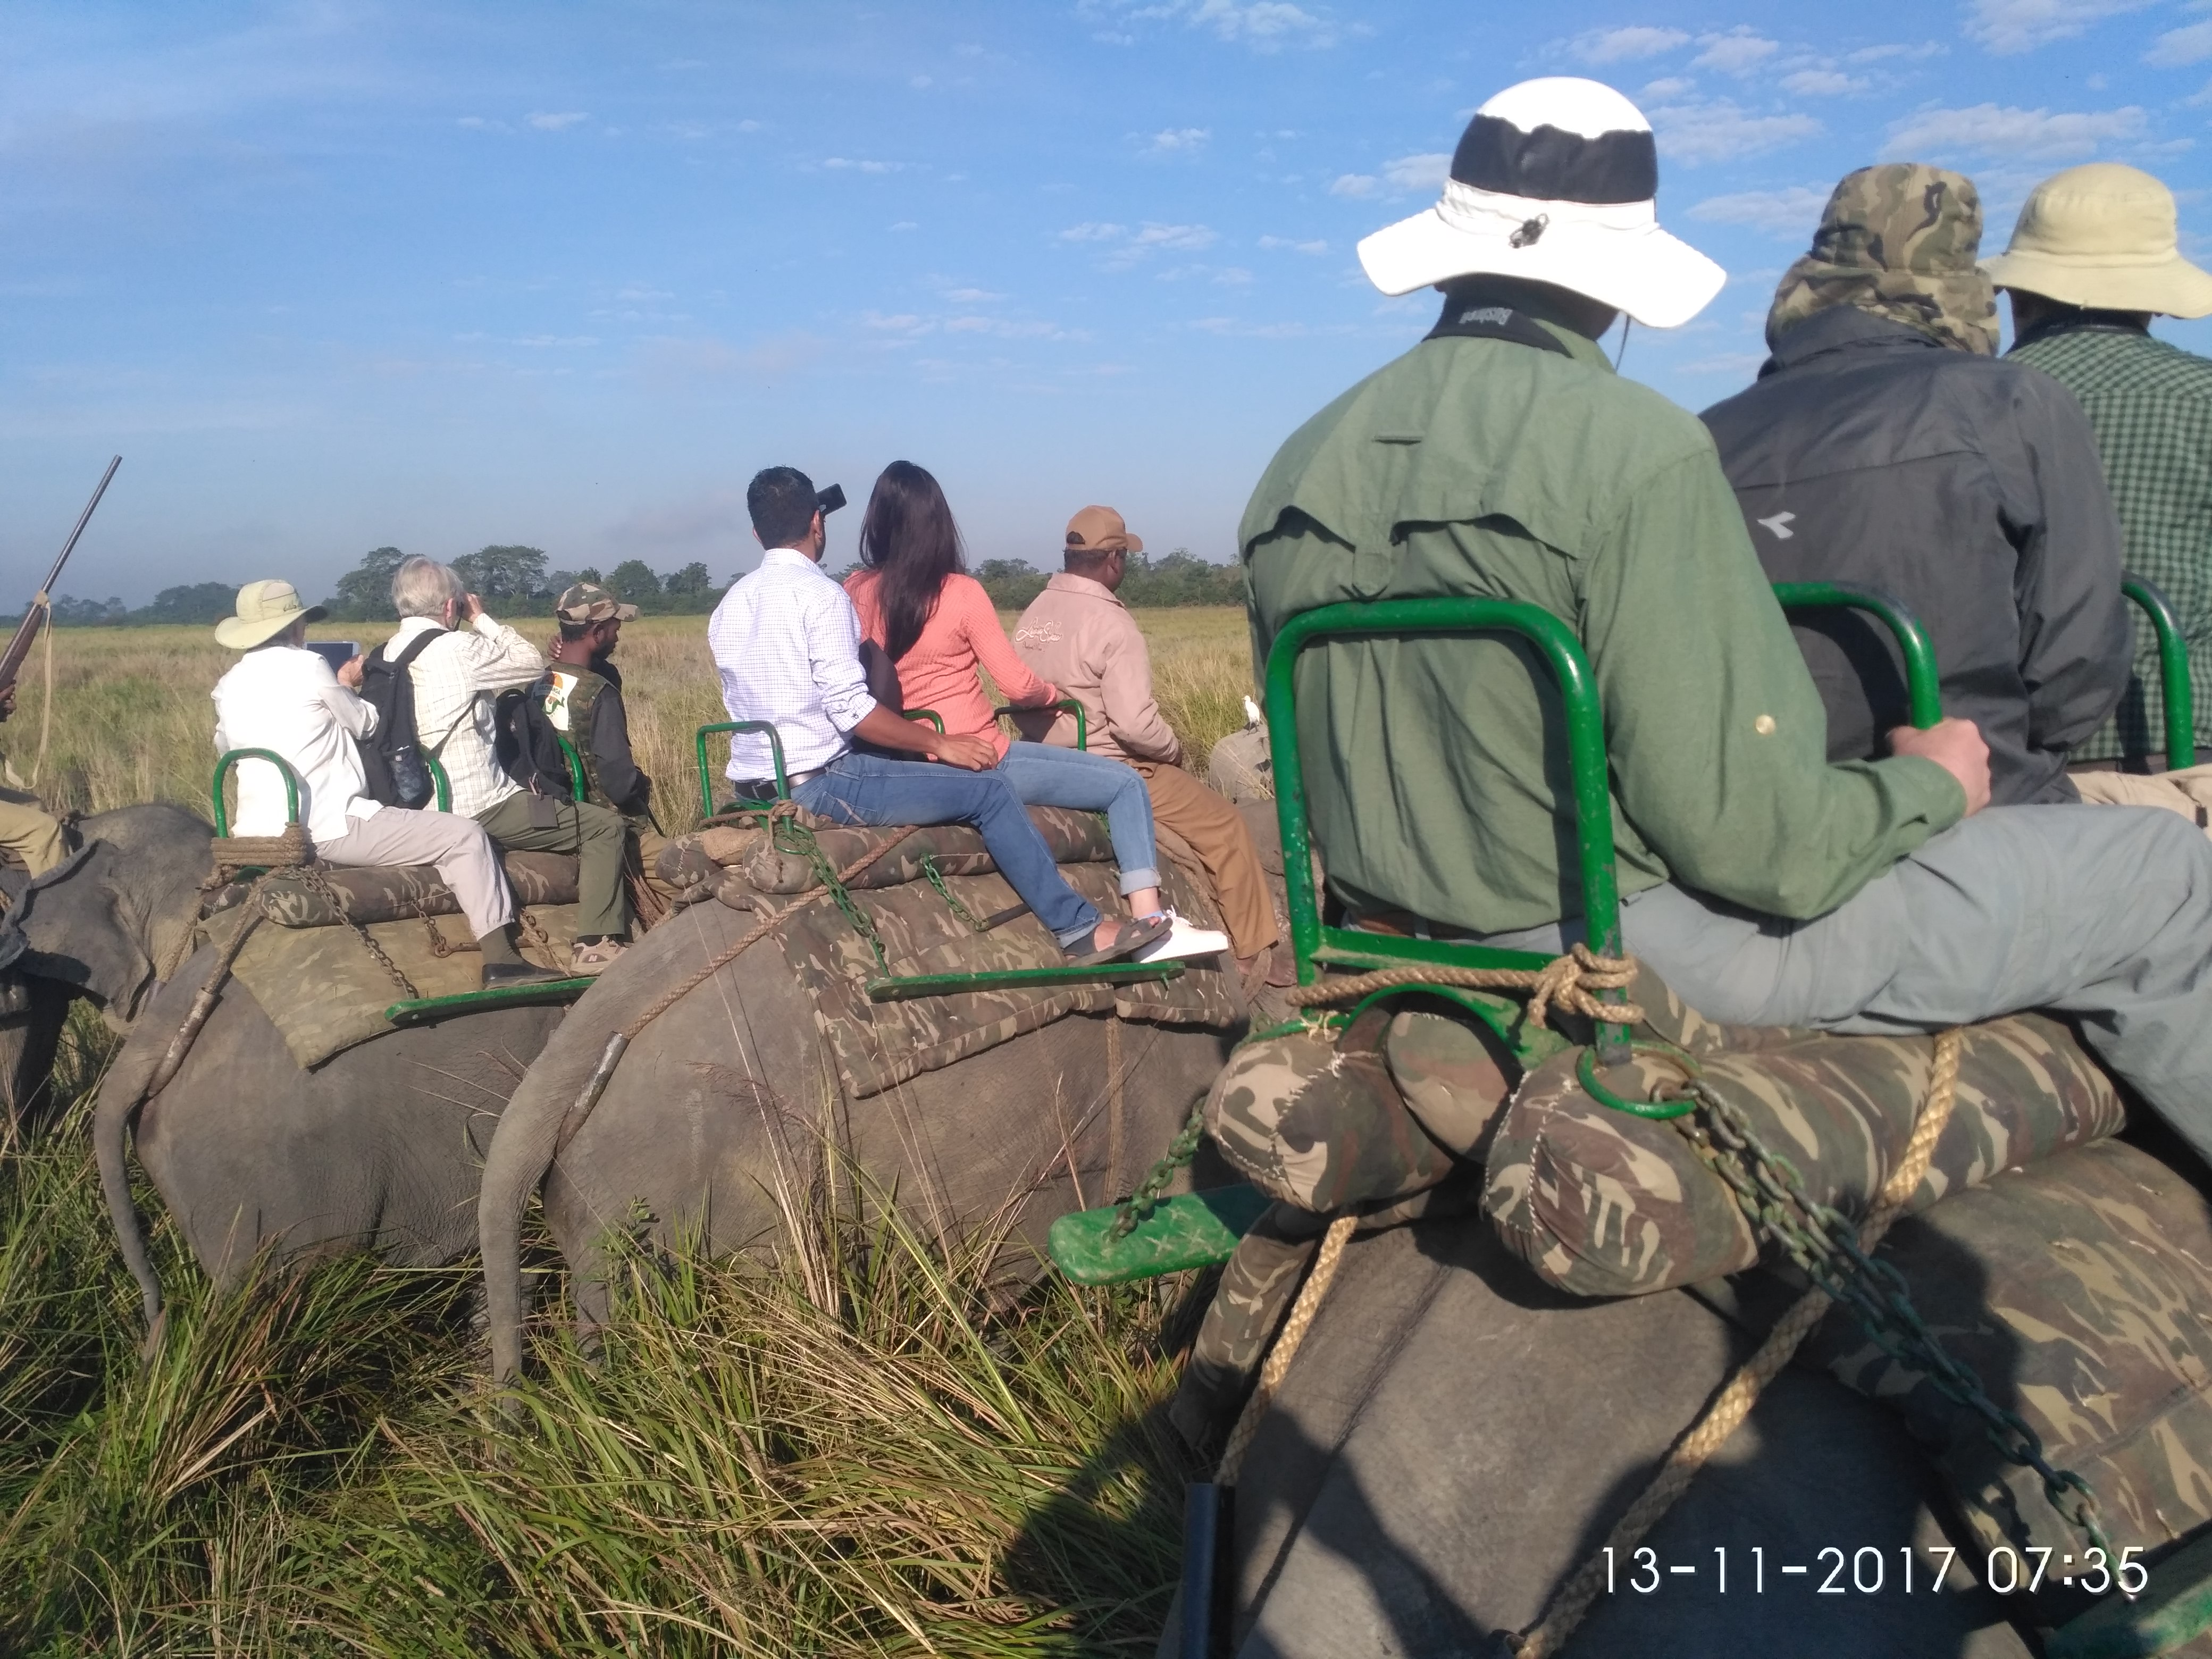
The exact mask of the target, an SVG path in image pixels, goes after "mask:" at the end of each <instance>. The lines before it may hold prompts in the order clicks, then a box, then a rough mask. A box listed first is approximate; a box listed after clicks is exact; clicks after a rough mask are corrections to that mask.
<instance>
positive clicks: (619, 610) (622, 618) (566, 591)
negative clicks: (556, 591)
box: [553, 582, 637, 623]
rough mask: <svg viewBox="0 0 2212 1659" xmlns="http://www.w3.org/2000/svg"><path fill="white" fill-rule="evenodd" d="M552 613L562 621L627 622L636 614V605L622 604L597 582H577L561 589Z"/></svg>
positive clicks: (609, 590)
mask: <svg viewBox="0 0 2212 1659" xmlns="http://www.w3.org/2000/svg"><path fill="white" fill-rule="evenodd" d="M553 614H554V615H555V616H556V617H559V618H560V619H561V620H562V622H564V623H596V622H628V621H629V619H630V618H631V617H635V615H637V607H636V606H635V605H624V604H623V602H622V601H621V600H620V599H617V598H616V597H615V596H614V593H613V592H612V591H611V589H608V588H605V587H602V586H599V583H597V582H578V583H576V584H575V586H573V587H564V588H562V590H561V602H560V603H559V604H558V605H555V606H554V607H553Z"/></svg>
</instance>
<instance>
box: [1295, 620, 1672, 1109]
mask: <svg viewBox="0 0 2212 1659" xmlns="http://www.w3.org/2000/svg"><path fill="white" fill-rule="evenodd" d="M1497 633H1510V634H1518V635H1521V636H1522V638H1524V639H1526V640H1528V641H1529V642H1530V643H1531V644H1532V645H1534V647H1536V649H1537V651H1538V653H1540V654H1541V656H1542V657H1543V659H1544V660H1545V663H1546V665H1547V666H1548V667H1549V668H1550V670H1551V671H1552V678H1553V681H1554V682H1555V683H1556V684H1557V685H1558V687H1559V696H1560V700H1561V702H1563V703H1564V704H1565V710H1566V721H1567V771H1568V777H1569V780H1570V782H1571V787H1572V791H1573V797H1574V808H1575V840H1576V848H1577V854H1578V862H1579V864H1580V866H1581V883H1582V898H1583V927H1584V931H1585V933H1586V934H1587V936H1588V941H1589V948H1590V949H1591V950H1593V951H1596V952H1598V953H1599V954H1600V955H1601V956H1608V957H1617V956H1619V955H1620V884H1619V881H1618V878H1617V877H1616V875H1615V872H1614V868H1613V797H1612V792H1611V789H1610V787H1609V786H1608V781H1607V770H1606V757H1605V719H1604V714H1603V712H1602V710H1601V708H1599V705H1598V695H1597V684H1596V681H1595V678H1593V677H1592V675H1591V673H1590V667H1589V659H1587V658H1585V657H1584V656H1583V649H1582V645H1581V643H1580V641H1577V639H1576V638H1575V636H1574V633H1573V631H1572V630H1571V629H1569V628H1568V626H1567V625H1566V623H1563V622H1561V621H1560V620H1559V618H1558V617H1555V616H1553V614H1552V613H1551V612H1550V611H1547V610H1545V609H1543V608H1542V607H1541V605H1524V604H1522V603H1520V602H1519V601H1517V600H1512V599H1382V600H1376V601H1374V602H1371V603H1369V604H1364V605H1352V604H1347V605H1325V606H1323V607H1322V608H1321V609H1320V610H1318V611H1304V612H1302V613H1300V614H1299V615H1297V616H1295V617H1291V619H1290V621H1289V622H1287V623H1285V624H1284V625H1283V629H1282V632H1281V633H1279V635H1276V637H1275V643H1274V646H1273V648H1272V649H1270V650H1269V652H1268V653H1267V739H1268V744H1269V748H1270V750H1271V752H1272V753H1273V757H1274V764H1275V811H1276V816H1277V819H1278V822H1279V824H1280V825H1281V829H1282V836H1283V880H1284V885H1285V889H1286V890H1287V895H1286V896H1287V897H1288V899H1289V902H1290V913H1291V951H1292V953H1293V954H1294V955H1295V956H1296V957H1297V972H1298V983H1299V984H1301V985H1310V984H1312V983H1313V982H1314V981H1316V979H1318V978H1319V977H1320V969H1321V966H1322V964H1323V963H1327V964H1328V965H1330V966H1332V967H1343V968H1355V969H1376V968H1394V967H1398V966H1401V965H1405V964H1408V963H1416V964H1421V963H1425V964H1435V965H1438V966H1451V967H1466V968H1521V969H1537V968H1542V967H1543V966H1545V965H1546V963H1548V962H1549V961H1550V960H1551V958H1550V957H1546V956H1542V955H1539V954H1537V953H1535V952H1533V951H1500V950H1496V949H1493V948H1492V947H1490V946H1488V945H1468V944H1463V943H1455V942H1452V941H1449V940H1445V939H1400V938H1395V937H1393V936H1391V935H1389V934H1383V933H1357V932H1354V931H1352V930H1351V929H1349V928H1342V927H1327V926H1325V925H1324V924H1323V923H1322V915H1321V903H1320V897H1319V895H1317V894H1316V891H1315V890H1314V879H1313V841H1312V836H1311V835H1310V832H1309V829H1308V827H1307V822H1306V792H1305V767H1304V761H1303V759H1302V758H1301V757H1300V755H1299V753H1298V726H1297V690H1296V687H1295V677H1296V670H1297V659H1298V653H1300V652H1302V651H1304V649H1305V648H1306V647H1307V646H1309V645H1310V644H1313V643H1314V642H1315V641H1319V640H1325V639H1340V638H1343V637H1346V636H1347V635H1362V636H1365V637H1368V638H1389V637H1395V636H1402V635H1411V634H1497ZM1602 1000H1605V1001H1607V1002H1625V1001H1626V1000H1627V993H1626V991H1625V990H1613V991H1607V992H1605V993H1603V994H1602ZM1597 1048H1598V1055H1597V1059H1598V1063H1599V1064H1600V1065H1601V1066H1617V1065H1620V1064H1621V1063H1623V1062H1624V1061H1625V1060H1626V1058H1627V1052H1628V1028H1627V1027H1626V1025H1624V1024H1618V1023H1614V1022H1609V1021H1608V1022H1601V1024H1599V1026H1598V1032H1597Z"/></svg>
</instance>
